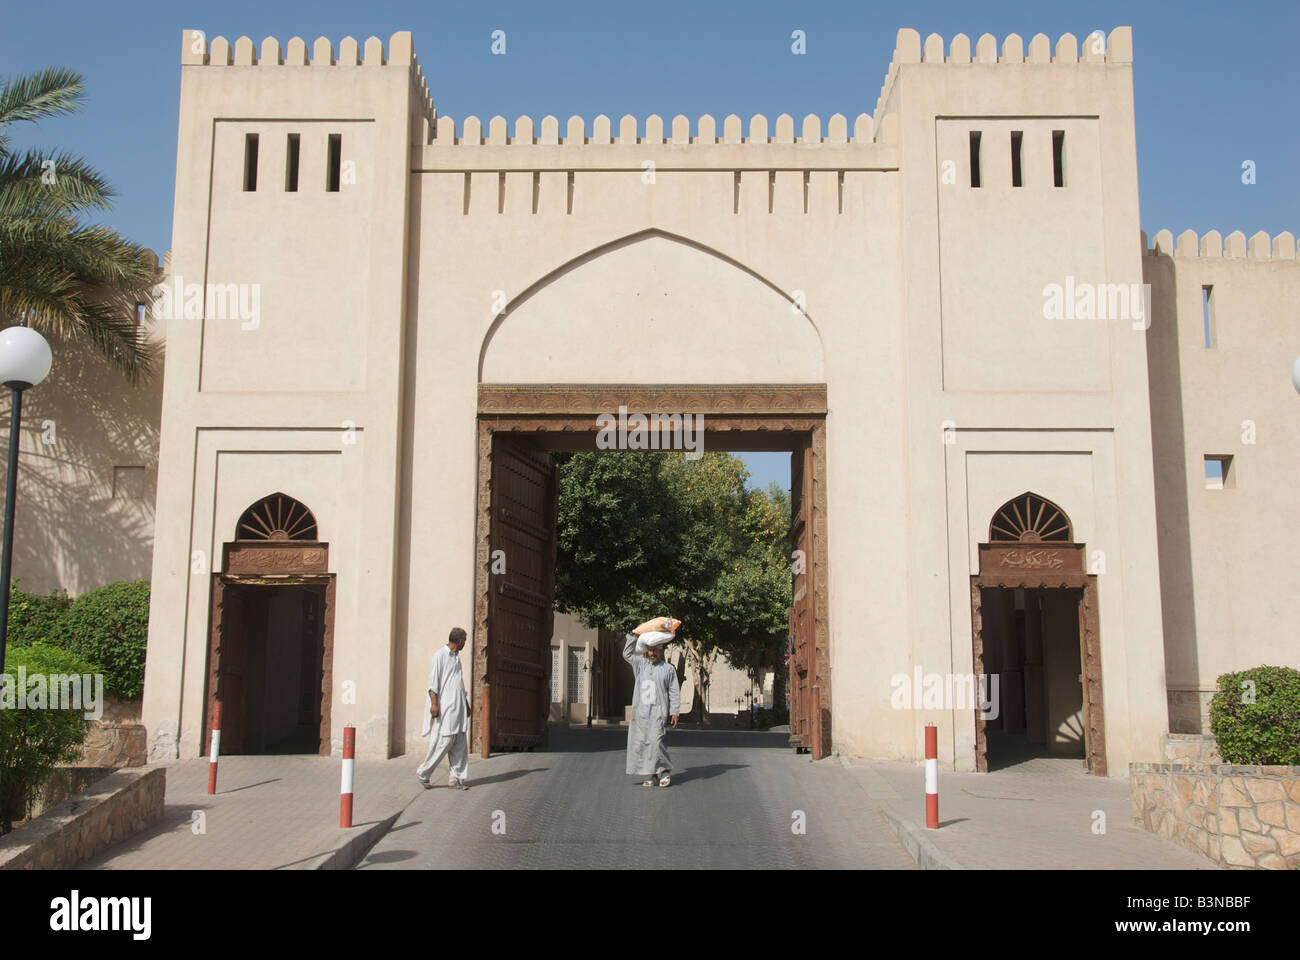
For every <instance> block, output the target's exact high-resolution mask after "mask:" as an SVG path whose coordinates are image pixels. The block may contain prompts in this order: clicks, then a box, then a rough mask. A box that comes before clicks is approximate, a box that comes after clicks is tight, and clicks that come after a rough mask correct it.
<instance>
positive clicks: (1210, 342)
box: [1201, 284, 1215, 350]
mask: <svg viewBox="0 0 1300 960" xmlns="http://www.w3.org/2000/svg"><path fill="white" fill-rule="evenodd" d="M1201 325H1202V327H1203V329H1204V331H1205V349H1206V350H1210V349H1212V348H1213V347H1214V339H1215V337H1214V287H1213V286H1212V285H1209V284H1207V285H1205V286H1203V287H1201Z"/></svg>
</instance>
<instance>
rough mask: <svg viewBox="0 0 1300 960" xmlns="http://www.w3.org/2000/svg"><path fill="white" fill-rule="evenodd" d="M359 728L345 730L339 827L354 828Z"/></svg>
mask: <svg viewBox="0 0 1300 960" xmlns="http://www.w3.org/2000/svg"><path fill="white" fill-rule="evenodd" d="M356 755H357V728H356V727H344V728H343V784H342V786H341V788H340V790H339V826H340V827H350V826H352V767H353V764H355V763H356V760H355V759H354V758H355V757H356Z"/></svg>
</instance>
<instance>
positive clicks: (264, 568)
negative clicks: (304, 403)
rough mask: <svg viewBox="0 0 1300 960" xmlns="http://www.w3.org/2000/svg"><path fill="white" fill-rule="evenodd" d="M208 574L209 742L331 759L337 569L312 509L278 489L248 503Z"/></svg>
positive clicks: (226, 749) (235, 749)
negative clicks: (214, 738)
mask: <svg viewBox="0 0 1300 960" xmlns="http://www.w3.org/2000/svg"><path fill="white" fill-rule="evenodd" d="M233 534H234V536H233V538H232V539H231V540H228V541H226V542H225V543H224V544H223V545H222V550H221V568H220V570H214V571H213V573H212V588H211V590H212V593H211V608H210V620H209V645H208V669H207V682H206V691H205V700H206V710H205V712H204V725H203V737H202V743H203V745H204V746H207V744H208V743H209V738H210V736H211V732H212V730H213V729H214V727H215V726H216V719H217V710H218V706H219V707H220V710H221V718H220V719H221V722H220V726H219V727H217V729H220V730H221V751H222V752H223V753H227V754H239V753H311V754H319V755H321V756H329V755H330V751H331V738H330V700H331V696H330V695H331V690H332V687H333V679H332V675H333V659H334V610H335V599H334V598H335V576H334V574H332V573H330V572H329V544H328V543H323V542H321V540H320V530H319V527H318V526H317V523H316V515H315V514H314V513H313V512H312V510H311V509H310V508H309V507H308V506H307V505H306V504H304V503H302V502H301V501H299V500H297V499H295V498H294V497H292V496H290V495H288V494H286V493H283V492H281V491H276V492H275V493H270V494H267V495H266V496H264V497H261V498H260V499H258V500H256V501H254V502H253V503H251V504H249V506H248V507H247V508H246V509H245V510H244V511H243V513H241V514H240V516H239V519H238V521H236V523H235V525H234V531H233Z"/></svg>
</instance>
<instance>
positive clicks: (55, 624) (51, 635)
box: [6, 580, 72, 647]
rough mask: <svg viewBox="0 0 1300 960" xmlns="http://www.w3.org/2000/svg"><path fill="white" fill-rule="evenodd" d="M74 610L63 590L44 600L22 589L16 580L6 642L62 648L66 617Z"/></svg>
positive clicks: (11, 587) (13, 585)
mask: <svg viewBox="0 0 1300 960" xmlns="http://www.w3.org/2000/svg"><path fill="white" fill-rule="evenodd" d="M71 608H72V600H71V598H69V597H68V595H67V593H65V592H63V591H55V592H54V593H52V594H50V595H49V596H48V597H42V596H40V595H38V594H35V593H28V592H27V591H26V590H20V589H19V588H18V581H17V580H14V581H12V583H11V585H10V587H9V634H8V636H7V638H6V639H7V641H8V642H9V643H12V644H13V645H14V646H16V647H26V646H30V645H31V644H33V643H38V642H39V643H50V644H54V645H55V646H59V647H61V646H63V642H62V641H63V629H64V618H65V617H66V616H67V614H68V611H69V610H70V609H71Z"/></svg>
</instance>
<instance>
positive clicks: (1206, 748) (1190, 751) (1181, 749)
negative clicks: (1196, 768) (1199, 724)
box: [1164, 733, 1223, 763]
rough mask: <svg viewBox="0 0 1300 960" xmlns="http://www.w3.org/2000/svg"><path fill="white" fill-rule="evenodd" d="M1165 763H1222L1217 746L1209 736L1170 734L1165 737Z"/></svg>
mask: <svg viewBox="0 0 1300 960" xmlns="http://www.w3.org/2000/svg"><path fill="white" fill-rule="evenodd" d="M1164 749H1165V762H1166V763H1222V762H1223V758H1222V757H1221V756H1219V745H1218V743H1217V742H1215V739H1214V737H1212V736H1210V735H1209V734H1194V733H1171V734H1169V735H1167V736H1166V737H1165V741H1164Z"/></svg>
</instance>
